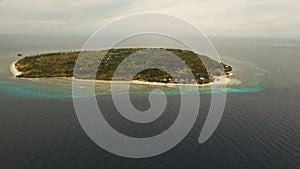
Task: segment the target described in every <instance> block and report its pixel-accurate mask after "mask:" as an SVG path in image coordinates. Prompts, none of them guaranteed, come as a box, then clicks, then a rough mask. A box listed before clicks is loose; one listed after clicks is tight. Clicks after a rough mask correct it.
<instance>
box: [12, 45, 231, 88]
mask: <svg viewBox="0 0 300 169" xmlns="http://www.w3.org/2000/svg"><path fill="white" fill-rule="evenodd" d="M143 49H144V48H122V49H111V50H102V51H83V52H59V53H49V54H41V55H35V56H27V57H25V58H23V59H21V60H19V61H18V62H17V63H16V68H17V69H18V70H19V71H20V72H22V74H21V75H20V76H18V77H26V78H40V77H73V71H74V68H75V63H76V61H77V58H78V56H79V54H80V55H82V56H83V57H80V58H81V59H82V60H80V65H77V67H76V69H75V71H76V72H77V73H76V76H75V77H76V78H80V79H97V80H112V77H113V73H114V72H115V70H116V69H117V67H118V66H119V65H120V63H121V62H122V61H123V60H124V59H125V58H127V57H128V56H129V55H131V54H134V53H139V54H140V55H145V56H149V57H150V58H151V57H152V56H154V57H156V58H158V59H159V60H160V62H159V63H158V64H161V65H163V64H164V65H165V64H166V63H167V65H168V67H171V68H173V69H174V71H175V72H176V77H172V76H171V75H170V74H168V73H167V72H165V71H163V70H159V69H155V68H150V69H144V68H145V67H147V65H149V63H150V62H149V61H146V60H142V59H136V60H129V62H130V64H129V65H130V66H129V67H127V69H126V70H124V71H123V74H122V78H120V79H118V80H128V77H127V74H128V72H130V71H133V70H134V68H139V70H143V71H141V72H139V73H138V74H137V75H135V77H134V78H133V79H134V80H143V81H149V82H164V83H169V82H174V83H177V82H182V81H184V83H190V82H197V83H198V84H204V83H209V82H210V81H211V79H212V78H213V76H220V75H224V74H225V73H227V72H229V71H231V70H232V68H231V67H230V66H229V65H225V64H223V63H218V62H216V61H214V60H211V59H210V58H208V57H207V56H204V55H198V54H196V53H194V52H192V51H189V50H181V49H166V51H167V52H168V53H167V54H166V53H165V52H164V53H162V52H161V51H162V50H160V49H157V48H151V49H147V50H143ZM104 54H105V55H104ZM174 54H175V55H176V56H178V57H179V58H180V59H181V60H182V61H183V62H184V63H185V64H186V65H187V66H188V67H189V68H190V70H191V71H192V73H193V75H194V77H195V78H190V79H185V78H184V73H185V72H187V70H185V69H184V68H182V69H181V67H180V65H179V64H178V63H176V62H172V61H170V57H173V55H174ZM199 56H200V58H201V59H200V58H199ZM100 60H101V63H100ZM148 60H149V59H148ZM150 60H151V59H150ZM99 63H100V65H99ZM98 65H99V66H98ZM204 65H205V66H204ZM93 67H94V68H96V69H95V70H97V72H96V77H95V75H93V73H92V72H90V71H89V70H90V68H93ZM206 67H209V68H210V70H207V69H206ZM77 69H78V70H77ZM224 71H225V72H224ZM208 72H210V74H209V73H208Z"/></svg>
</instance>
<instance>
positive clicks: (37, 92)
mask: <svg viewBox="0 0 300 169" xmlns="http://www.w3.org/2000/svg"><path fill="white" fill-rule="evenodd" d="M2 60H4V59H2ZM4 61H5V62H6V63H7V64H11V61H10V60H9V59H7V60H4ZM226 61H227V62H228V63H229V64H231V65H232V66H233V69H234V70H233V74H234V75H233V76H231V77H229V78H230V79H231V82H230V83H228V84H227V86H226V92H227V93H228V94H230V93H253V92H260V91H262V90H263V87H262V86H261V81H262V80H263V78H264V76H265V75H267V74H269V71H267V70H265V69H263V68H261V67H258V66H255V65H254V64H252V63H247V62H242V61H239V60H237V59H231V58H230V57H226ZM5 62H3V63H5ZM241 67H243V68H244V69H241ZM7 68H8V66H7ZM5 71H6V73H5V74H4V76H2V80H0V91H1V92H2V93H3V94H7V95H12V96H15V97H27V98H37V99H40V98H71V97H72V81H71V80H67V79H60V78H57V79H55V78H48V79H46V78H45V79H33V80H32V79H18V78H12V74H11V72H10V70H9V69H7V70H5ZM156 88H158V89H162V90H163V91H164V92H165V94H167V95H179V94H180V91H179V90H178V88H177V87H175V88H174V87H161V86H149V85H138V84H132V87H131V88H130V89H131V90H130V93H131V94H149V92H150V91H151V90H153V89H156ZM222 91H223V90H222ZM95 92H96V95H106V94H110V84H107V83H97V84H96V89H95ZM199 92H200V93H201V94H210V93H211V92H212V91H211V89H210V87H209V86H208V87H199ZM214 92H218V90H216V91H214ZM82 95H83V96H86V95H85V94H84V93H83V94H82ZM78 97H80V96H78Z"/></svg>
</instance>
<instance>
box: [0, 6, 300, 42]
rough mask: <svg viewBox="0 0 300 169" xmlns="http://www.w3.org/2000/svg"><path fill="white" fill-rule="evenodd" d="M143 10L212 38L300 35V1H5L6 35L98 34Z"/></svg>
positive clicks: (1, 16)
mask: <svg viewBox="0 0 300 169" xmlns="http://www.w3.org/2000/svg"><path fill="white" fill-rule="evenodd" d="M143 12H160V13H166V14H170V15H174V16H178V17H181V18H183V19H185V20H186V21H188V22H190V23H192V24H193V25H195V26H196V27H198V28H200V29H201V30H202V31H203V32H204V33H206V34H207V35H210V36H253V37H257V36H258V37H261V36H264V37H300V1H299V0H226V1H222V0H177V1H175V0H72V1H70V0H26V1H25V0H0V33H1V34H10V33H25V34H31V33H41V34H44V33H45V34H49V33H59V34H60V33H62V34H64V33H65V34H92V33H93V32H95V31H96V30H97V29H98V28H100V27H102V26H103V25H105V24H107V23H110V22H113V21H114V20H116V19H118V18H120V17H123V16H127V15H132V14H136V13H143Z"/></svg>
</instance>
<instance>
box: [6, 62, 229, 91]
mask: <svg viewBox="0 0 300 169" xmlns="http://www.w3.org/2000/svg"><path fill="white" fill-rule="evenodd" d="M16 63H17V61H15V62H13V63H12V64H11V65H10V71H11V72H12V74H13V76H14V78H16V77H17V76H19V75H21V74H22V72H20V71H18V69H17V68H16V66H15V64H16ZM232 75H233V74H232V73H231V72H230V74H229V75H224V76H216V77H215V79H216V80H215V81H214V82H210V83H206V84H196V83H195V84H183V83H160V82H147V81H139V80H132V81H114V83H128V82H129V83H132V84H139V85H152V86H166V87H173V86H178V85H184V86H198V87H204V86H211V85H224V84H226V85H227V84H228V83H230V82H231V79H230V78H229V77H230V76H232ZM53 78H61V79H67V80H71V81H72V80H78V81H83V82H96V83H112V81H110V80H89V79H75V78H74V77H53ZM25 79H28V80H30V79H31V80H32V79H42V78H25Z"/></svg>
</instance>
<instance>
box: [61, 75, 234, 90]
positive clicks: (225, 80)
mask: <svg viewBox="0 0 300 169" xmlns="http://www.w3.org/2000/svg"><path fill="white" fill-rule="evenodd" d="M67 79H70V80H78V81H83V82H84V81H86V82H96V83H112V81H109V80H86V79H75V78H67ZM113 82H114V83H132V84H140V85H152V86H166V87H174V86H177V85H186V86H192V85H196V86H199V87H201V86H210V85H224V84H228V83H230V82H231V80H230V79H229V78H228V77H227V76H217V77H215V81H214V82H210V83H207V84H196V83H195V84H183V83H160V82H146V81H139V80H132V81H113Z"/></svg>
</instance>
